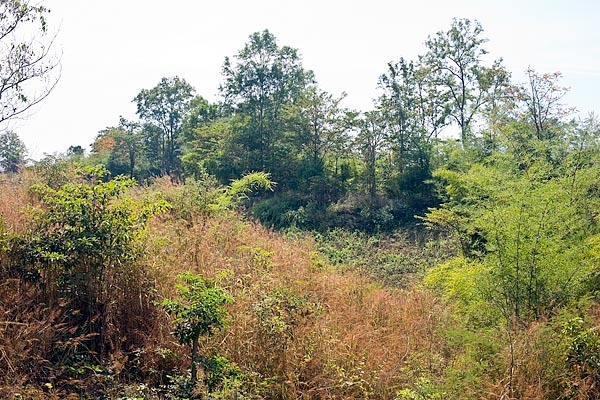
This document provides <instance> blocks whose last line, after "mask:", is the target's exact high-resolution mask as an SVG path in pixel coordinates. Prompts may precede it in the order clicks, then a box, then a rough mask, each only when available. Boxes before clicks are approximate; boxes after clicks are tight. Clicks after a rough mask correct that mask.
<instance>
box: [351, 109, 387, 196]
mask: <svg viewBox="0 0 600 400" xmlns="http://www.w3.org/2000/svg"><path fill="white" fill-rule="evenodd" d="M356 123H357V125H358V128H359V131H358V134H357V136H356V139H355V143H356V147H357V148H358V150H359V152H360V153H361V155H362V158H363V163H364V171H363V181H364V186H365V190H366V193H367V194H368V195H369V196H370V197H371V198H372V199H374V198H375V197H376V196H377V187H378V185H377V182H378V179H377V178H378V177H377V162H378V161H379V159H380V156H381V155H382V153H384V151H385V150H386V149H385V143H386V135H385V130H384V129H383V127H382V117H381V114H380V113H379V112H377V111H369V112H366V113H364V114H363V116H362V118H359V119H357V121H356Z"/></svg>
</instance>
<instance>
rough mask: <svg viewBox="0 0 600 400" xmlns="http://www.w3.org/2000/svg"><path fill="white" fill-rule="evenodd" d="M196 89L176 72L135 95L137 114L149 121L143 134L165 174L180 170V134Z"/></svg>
mask: <svg viewBox="0 0 600 400" xmlns="http://www.w3.org/2000/svg"><path fill="white" fill-rule="evenodd" d="M193 93H194V88H192V86H191V85H190V84H189V83H187V82H186V81H185V80H184V79H180V78H179V77H177V76H176V77H174V78H162V79H161V81H160V82H159V83H158V85H156V86H155V87H154V88H152V89H144V90H142V91H141V92H140V93H139V94H138V95H137V96H136V97H135V99H134V101H135V102H136V105H137V113H138V115H139V116H140V118H142V119H143V120H144V121H145V122H146V123H147V124H148V125H149V126H147V127H146V129H145V131H144V133H143V134H144V135H145V136H146V137H147V139H146V141H147V143H148V144H150V146H151V148H150V149H149V150H150V152H149V153H150V154H153V155H155V156H156V157H157V159H156V160H155V161H157V162H158V163H159V165H160V173H161V174H162V175H170V174H173V175H175V176H179V175H180V174H181V160H180V158H179V157H180V152H181V143H180V141H179V136H180V134H181V131H182V129H183V124H184V119H185V115H186V113H187V112H188V111H189V109H190V107H191V101H192V99H193Z"/></svg>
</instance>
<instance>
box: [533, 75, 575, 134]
mask: <svg viewBox="0 0 600 400" xmlns="http://www.w3.org/2000/svg"><path fill="white" fill-rule="evenodd" d="M526 73H527V77H528V80H529V81H528V82H527V84H526V85H525V87H524V88H523V93H524V96H523V97H524V100H525V104H526V106H527V112H528V116H529V119H530V120H531V122H532V123H533V126H534V128H535V132H536V135H537V138H538V139H540V140H543V139H549V138H551V137H552V132H551V128H552V125H553V124H556V122H558V121H560V120H561V119H562V118H564V117H565V116H566V115H568V114H570V113H572V112H573V110H572V109H569V108H566V107H565V106H563V104H561V99H562V98H563V97H564V95H565V94H566V93H567V92H568V90H569V89H568V88H566V87H562V86H560V85H559V84H558V81H559V80H560V78H561V73H560V72H554V73H546V74H539V73H538V72H536V71H534V70H533V69H531V68H528V69H527V71H526Z"/></svg>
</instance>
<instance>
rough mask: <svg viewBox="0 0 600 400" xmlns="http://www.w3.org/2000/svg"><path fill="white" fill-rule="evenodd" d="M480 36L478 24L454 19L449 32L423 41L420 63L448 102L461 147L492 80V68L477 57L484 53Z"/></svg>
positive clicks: (466, 141)
mask: <svg viewBox="0 0 600 400" xmlns="http://www.w3.org/2000/svg"><path fill="white" fill-rule="evenodd" d="M482 33H483V28H482V27H481V24H480V23H479V22H477V21H475V22H471V21H470V20H468V19H454V21H453V23H452V27H451V28H450V30H449V31H447V32H438V33H437V34H436V35H435V36H434V37H433V38H432V37H430V38H429V39H428V40H427V41H426V42H425V45H426V46H427V48H428V52H427V54H426V55H425V56H424V57H423V61H424V62H425V63H426V64H427V65H428V66H429V67H430V68H431V73H432V74H433V77H434V82H435V84H436V85H437V86H439V87H441V88H443V89H444V91H445V94H446V96H447V97H448V99H449V100H448V111H449V115H450V117H451V118H452V119H453V120H454V121H455V122H456V123H457V124H458V127H459V129H460V138H461V141H462V143H463V146H464V145H466V144H468V141H469V139H470V135H471V133H472V132H471V129H472V123H473V120H474V117H475V116H476V115H477V113H478V112H479V111H480V109H481V107H482V106H483V105H484V104H486V103H487V102H488V101H489V96H488V91H489V89H490V88H491V87H493V82H494V78H495V75H493V74H492V72H494V68H491V69H490V68H486V67H484V66H483V65H482V64H481V57H482V56H483V55H485V54H487V51H486V50H485V49H483V48H482V45H483V44H484V43H485V42H486V41H487V39H484V38H482V37H481V34H482ZM499 78H500V76H499Z"/></svg>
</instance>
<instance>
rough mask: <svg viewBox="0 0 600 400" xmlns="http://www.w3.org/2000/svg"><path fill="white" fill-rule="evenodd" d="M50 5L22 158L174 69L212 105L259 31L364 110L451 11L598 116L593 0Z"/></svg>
mask: <svg viewBox="0 0 600 400" xmlns="http://www.w3.org/2000/svg"><path fill="white" fill-rule="evenodd" d="M39 2H41V4H43V5H45V6H46V7H48V8H50V9H51V13H50V16H49V19H48V23H49V26H50V29H51V30H52V29H54V31H56V32H57V36H56V39H55V44H54V46H55V50H56V51H57V52H59V53H62V56H61V77H60V80H59V82H58V85H57V86H56V88H55V89H54V91H53V92H52V93H51V94H50V96H49V97H48V98H46V99H45V100H44V101H43V102H42V103H40V104H39V105H38V106H36V107H35V109H34V110H33V112H31V113H30V114H29V115H28V116H27V117H26V118H24V119H22V120H19V121H15V122H13V123H12V125H11V129H13V130H14V131H15V132H17V133H18V134H19V135H20V137H21V139H22V140H23V141H24V142H25V145H26V146H27V148H28V150H29V155H30V157H31V158H33V159H39V158H41V157H43V156H44V154H55V153H61V152H65V151H66V150H67V148H68V147H69V146H71V145H73V146H76V145H80V146H82V147H84V148H88V146H89V145H90V144H91V143H92V142H93V140H94V138H95V137H96V136H97V134H98V132H99V131H100V130H102V129H105V128H106V127H109V126H114V125H117V124H118V121H119V116H121V115H122V116H124V117H125V118H128V119H136V115H135V104H134V103H133V102H132V99H133V98H134V97H135V96H136V95H137V94H138V93H139V92H140V91H141V90H142V89H150V88H152V87H154V86H155V85H156V84H158V82H159V81H160V79H161V78H162V77H173V76H179V77H180V78H183V79H185V80H186V81H188V82H189V83H190V84H191V85H192V86H193V87H194V88H195V89H196V93H197V94H199V95H201V96H203V97H205V98H206V99H208V100H209V101H217V100H218V99H219V92H218V88H219V84H220V83H221V82H222V75H221V69H222V66H223V61H224V58H225V57H226V56H229V57H231V56H234V55H235V54H236V53H237V52H238V51H239V50H240V49H241V48H242V47H243V46H244V44H245V43H246V42H247V40H248V37H249V35H250V34H252V33H253V32H257V31H262V30H264V29H268V30H269V31H270V32H271V33H273V34H274V35H275V36H276V37H277V40H278V43H279V45H287V46H291V47H294V48H297V49H298V50H299V53H300V55H301V57H302V63H303V66H304V68H306V69H310V70H313V71H314V73H315V76H316V78H317V81H318V83H319V85H320V87H321V88H322V89H324V90H326V91H329V92H331V93H333V94H334V95H339V94H341V93H342V92H346V93H348V97H347V98H346V100H345V101H346V102H345V104H344V105H345V106H347V107H350V108H354V109H358V110H363V111H366V110H368V109H370V108H371V107H372V100H373V99H374V98H375V97H376V96H377V95H378V92H377V79H378V77H379V76H380V75H381V74H382V73H384V72H385V70H386V65H387V63H388V62H390V61H397V60H398V59H399V58H400V57H404V58H406V59H416V57H417V56H418V55H419V54H423V53H424V52H425V46H424V42H425V40H426V39H427V37H428V36H429V35H434V34H435V33H436V32H438V31H443V30H447V29H449V28H450V25H451V23H452V18H454V17H456V18H469V19H472V20H474V19H476V20H478V21H479V22H480V23H481V24H482V26H483V28H484V36H485V37H486V38H487V39H489V42H487V43H486V44H485V48H486V49H487V50H488V51H489V52H490V54H489V57H490V59H489V61H490V62H491V61H492V59H497V58H502V59H503V64H504V65H505V67H506V68H507V69H508V70H509V71H511V72H512V76H513V82H516V83H518V82H525V76H524V71H525V70H526V69H527V68H528V67H532V68H533V69H535V70H536V71H538V72H540V73H545V72H555V71H560V72H561V73H562V74H563V78H562V80H561V83H562V85H563V86H567V87H570V92H569V93H568V95H567V96H566V97H565V99H564V102H565V103H566V104H567V105H569V106H573V107H576V108H577V109H578V111H579V115H581V116H582V117H585V116H586V115H587V114H588V113H589V112H591V111H595V112H600V102H599V101H598V99H599V96H598V93H600V1H597V0H564V1H563V0H502V1H499V0H498V1H496V0H488V1H482V0H453V1H448V0H412V1H403V0H395V1H394V0H362V1H354V0H346V1H342V0H304V1H287V0H278V1H277V0H254V1H250V0H220V1H199V0H170V1H168V2H167V1H155V0H103V1H91V0H77V1H75V0H40V1H39Z"/></svg>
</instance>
